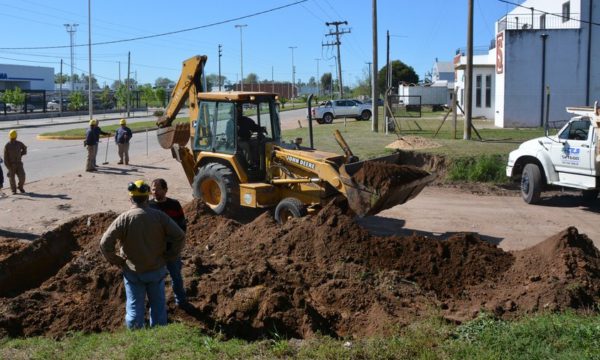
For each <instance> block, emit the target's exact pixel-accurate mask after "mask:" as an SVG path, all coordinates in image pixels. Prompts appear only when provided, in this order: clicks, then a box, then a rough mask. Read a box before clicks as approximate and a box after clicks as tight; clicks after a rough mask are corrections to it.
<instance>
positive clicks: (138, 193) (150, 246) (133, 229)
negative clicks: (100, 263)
mask: <svg viewBox="0 0 600 360" xmlns="http://www.w3.org/2000/svg"><path fill="white" fill-rule="evenodd" d="M127 189H128V190H129V197H130V201H131V203H132V207H131V208H130V209H129V210H127V211H125V212H124V213H122V214H121V215H119V216H118V217H117V218H116V219H115V220H114V221H113V222H112V224H110V226H109V227H108V229H107V230H106V232H105V233H104V235H102V239H101V240H100V250H101V251H102V255H104V257H105V258H106V260H108V262H109V263H111V264H112V265H116V266H118V267H120V268H121V270H122V272H123V280H124V282H125V296H126V306H125V324H126V325H127V328H129V329H139V328H142V327H143V326H144V319H145V311H146V296H148V302H149V303H150V326H156V325H166V324H167V308H166V300H165V276H166V275H167V269H166V267H165V259H171V258H173V257H177V256H179V254H180V253H181V249H182V248H183V245H184V241H185V233H184V232H183V230H181V229H180V228H179V226H178V225H177V224H176V223H175V222H174V221H173V220H171V218H170V217H169V216H168V215H167V214H165V213H164V212H162V211H160V210H156V209H152V208H150V207H149V206H148V198H149V195H150V186H148V184H146V183H145V182H144V181H143V180H137V181H135V182H132V183H129V185H128V186H127ZM167 243H169V244H170V247H169V248H167ZM117 244H119V253H118V254H117V253H116V246H117Z"/></svg>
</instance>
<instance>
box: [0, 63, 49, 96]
mask: <svg viewBox="0 0 600 360" xmlns="http://www.w3.org/2000/svg"><path fill="white" fill-rule="evenodd" d="M16 87H19V88H20V89H21V90H54V68H51V67H41V66H25V65H9V64H0V91H2V90H12V89H14V88H16Z"/></svg>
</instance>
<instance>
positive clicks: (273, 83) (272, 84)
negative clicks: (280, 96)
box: [271, 65, 275, 93]
mask: <svg viewBox="0 0 600 360" xmlns="http://www.w3.org/2000/svg"><path fill="white" fill-rule="evenodd" d="M271 92H272V93H275V77H274V76H273V65H271Z"/></svg>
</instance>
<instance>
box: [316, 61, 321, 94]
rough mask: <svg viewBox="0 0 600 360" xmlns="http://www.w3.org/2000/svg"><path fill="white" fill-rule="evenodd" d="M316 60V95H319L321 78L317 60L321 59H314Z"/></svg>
mask: <svg viewBox="0 0 600 360" xmlns="http://www.w3.org/2000/svg"><path fill="white" fill-rule="evenodd" d="M315 60H316V61H317V96H320V95H321V86H320V85H321V79H319V61H320V60H321V59H315Z"/></svg>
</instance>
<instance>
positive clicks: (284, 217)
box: [275, 197, 307, 225]
mask: <svg viewBox="0 0 600 360" xmlns="http://www.w3.org/2000/svg"><path fill="white" fill-rule="evenodd" d="M306 214H307V211H306V207H305V206H304V204H303V203H302V202H301V201H300V200H298V199H296V198H292V197H289V198H285V199H283V200H281V201H280V202H279V204H277V207H276V208H275V221H277V222H278V223H279V224H281V225H283V224H285V223H286V222H287V221H288V220H289V219H291V218H300V217H303V216H306Z"/></svg>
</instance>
